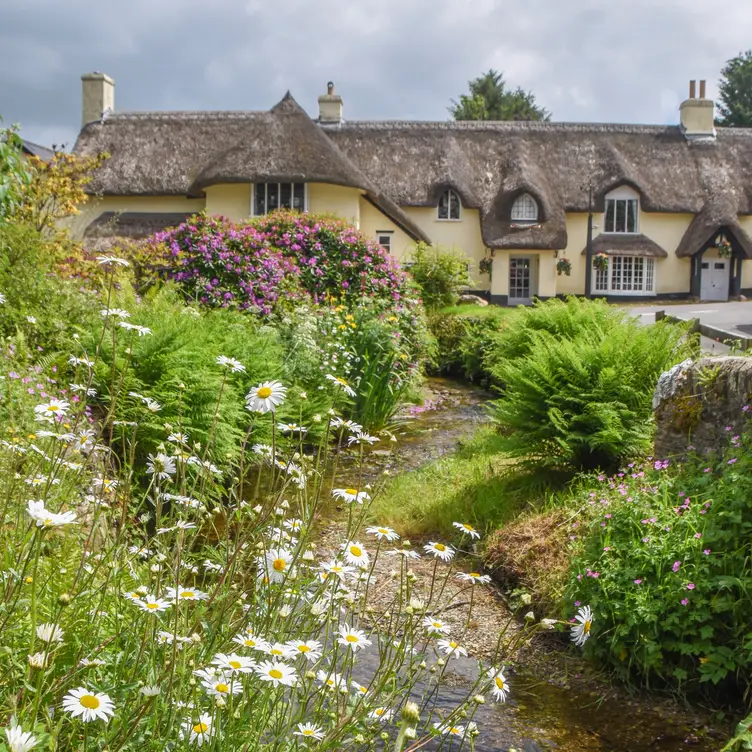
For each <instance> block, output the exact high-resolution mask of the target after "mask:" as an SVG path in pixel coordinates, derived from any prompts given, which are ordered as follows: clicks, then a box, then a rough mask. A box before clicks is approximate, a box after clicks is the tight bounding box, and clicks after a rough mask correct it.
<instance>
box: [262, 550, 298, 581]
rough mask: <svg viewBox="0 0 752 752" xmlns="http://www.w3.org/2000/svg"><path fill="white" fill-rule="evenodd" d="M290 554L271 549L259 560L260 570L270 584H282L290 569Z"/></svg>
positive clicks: (285, 551) (286, 551)
mask: <svg viewBox="0 0 752 752" xmlns="http://www.w3.org/2000/svg"><path fill="white" fill-rule="evenodd" d="M290 562H292V553H291V552H290V551H288V550H287V549H284V548H272V549H270V550H269V551H267V553H266V556H265V557H264V558H263V559H259V564H260V565H261V568H262V570H265V575H266V577H267V578H268V579H269V581H270V582H282V581H283V580H284V579H285V577H286V576H287V573H288V571H289V569H290Z"/></svg>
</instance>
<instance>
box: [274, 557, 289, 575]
mask: <svg viewBox="0 0 752 752" xmlns="http://www.w3.org/2000/svg"><path fill="white" fill-rule="evenodd" d="M286 566H287V562H286V561H285V560H284V559H275V560H274V563H273V564H272V567H273V568H274V569H275V570H276V571H277V572H284V571H285V567H286Z"/></svg>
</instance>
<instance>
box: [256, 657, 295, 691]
mask: <svg viewBox="0 0 752 752" xmlns="http://www.w3.org/2000/svg"><path fill="white" fill-rule="evenodd" d="M256 675H257V676H258V677H259V678H260V679H261V680H262V681H265V682H271V683H272V684H273V685H274V686H275V687H278V686H279V685H280V684H282V685H284V686H286V687H293V686H295V683H296V682H297V680H298V676H297V673H296V672H295V669H294V668H293V667H292V666H288V665H287V664H286V663H281V662H279V661H264V662H263V663H259V665H258V666H256Z"/></svg>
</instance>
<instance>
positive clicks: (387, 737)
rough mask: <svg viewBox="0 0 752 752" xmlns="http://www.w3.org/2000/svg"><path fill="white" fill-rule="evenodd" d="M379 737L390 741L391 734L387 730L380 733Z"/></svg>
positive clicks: (384, 740)
mask: <svg viewBox="0 0 752 752" xmlns="http://www.w3.org/2000/svg"><path fill="white" fill-rule="evenodd" d="M379 739H381V741H382V742H388V741H389V734H387V733H386V731H382V732H381V733H380V734H379Z"/></svg>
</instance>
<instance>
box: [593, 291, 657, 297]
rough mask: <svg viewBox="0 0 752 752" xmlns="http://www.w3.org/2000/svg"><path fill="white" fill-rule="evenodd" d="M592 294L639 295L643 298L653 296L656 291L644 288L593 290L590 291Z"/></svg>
mask: <svg viewBox="0 0 752 752" xmlns="http://www.w3.org/2000/svg"><path fill="white" fill-rule="evenodd" d="M591 294H592V295H613V296H614V297H619V296H622V295H623V296H630V295H633V296H635V297H636V296H640V297H643V298H654V297H655V296H656V294H657V293H655V292H645V291H644V290H593V292H592V293H591Z"/></svg>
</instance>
